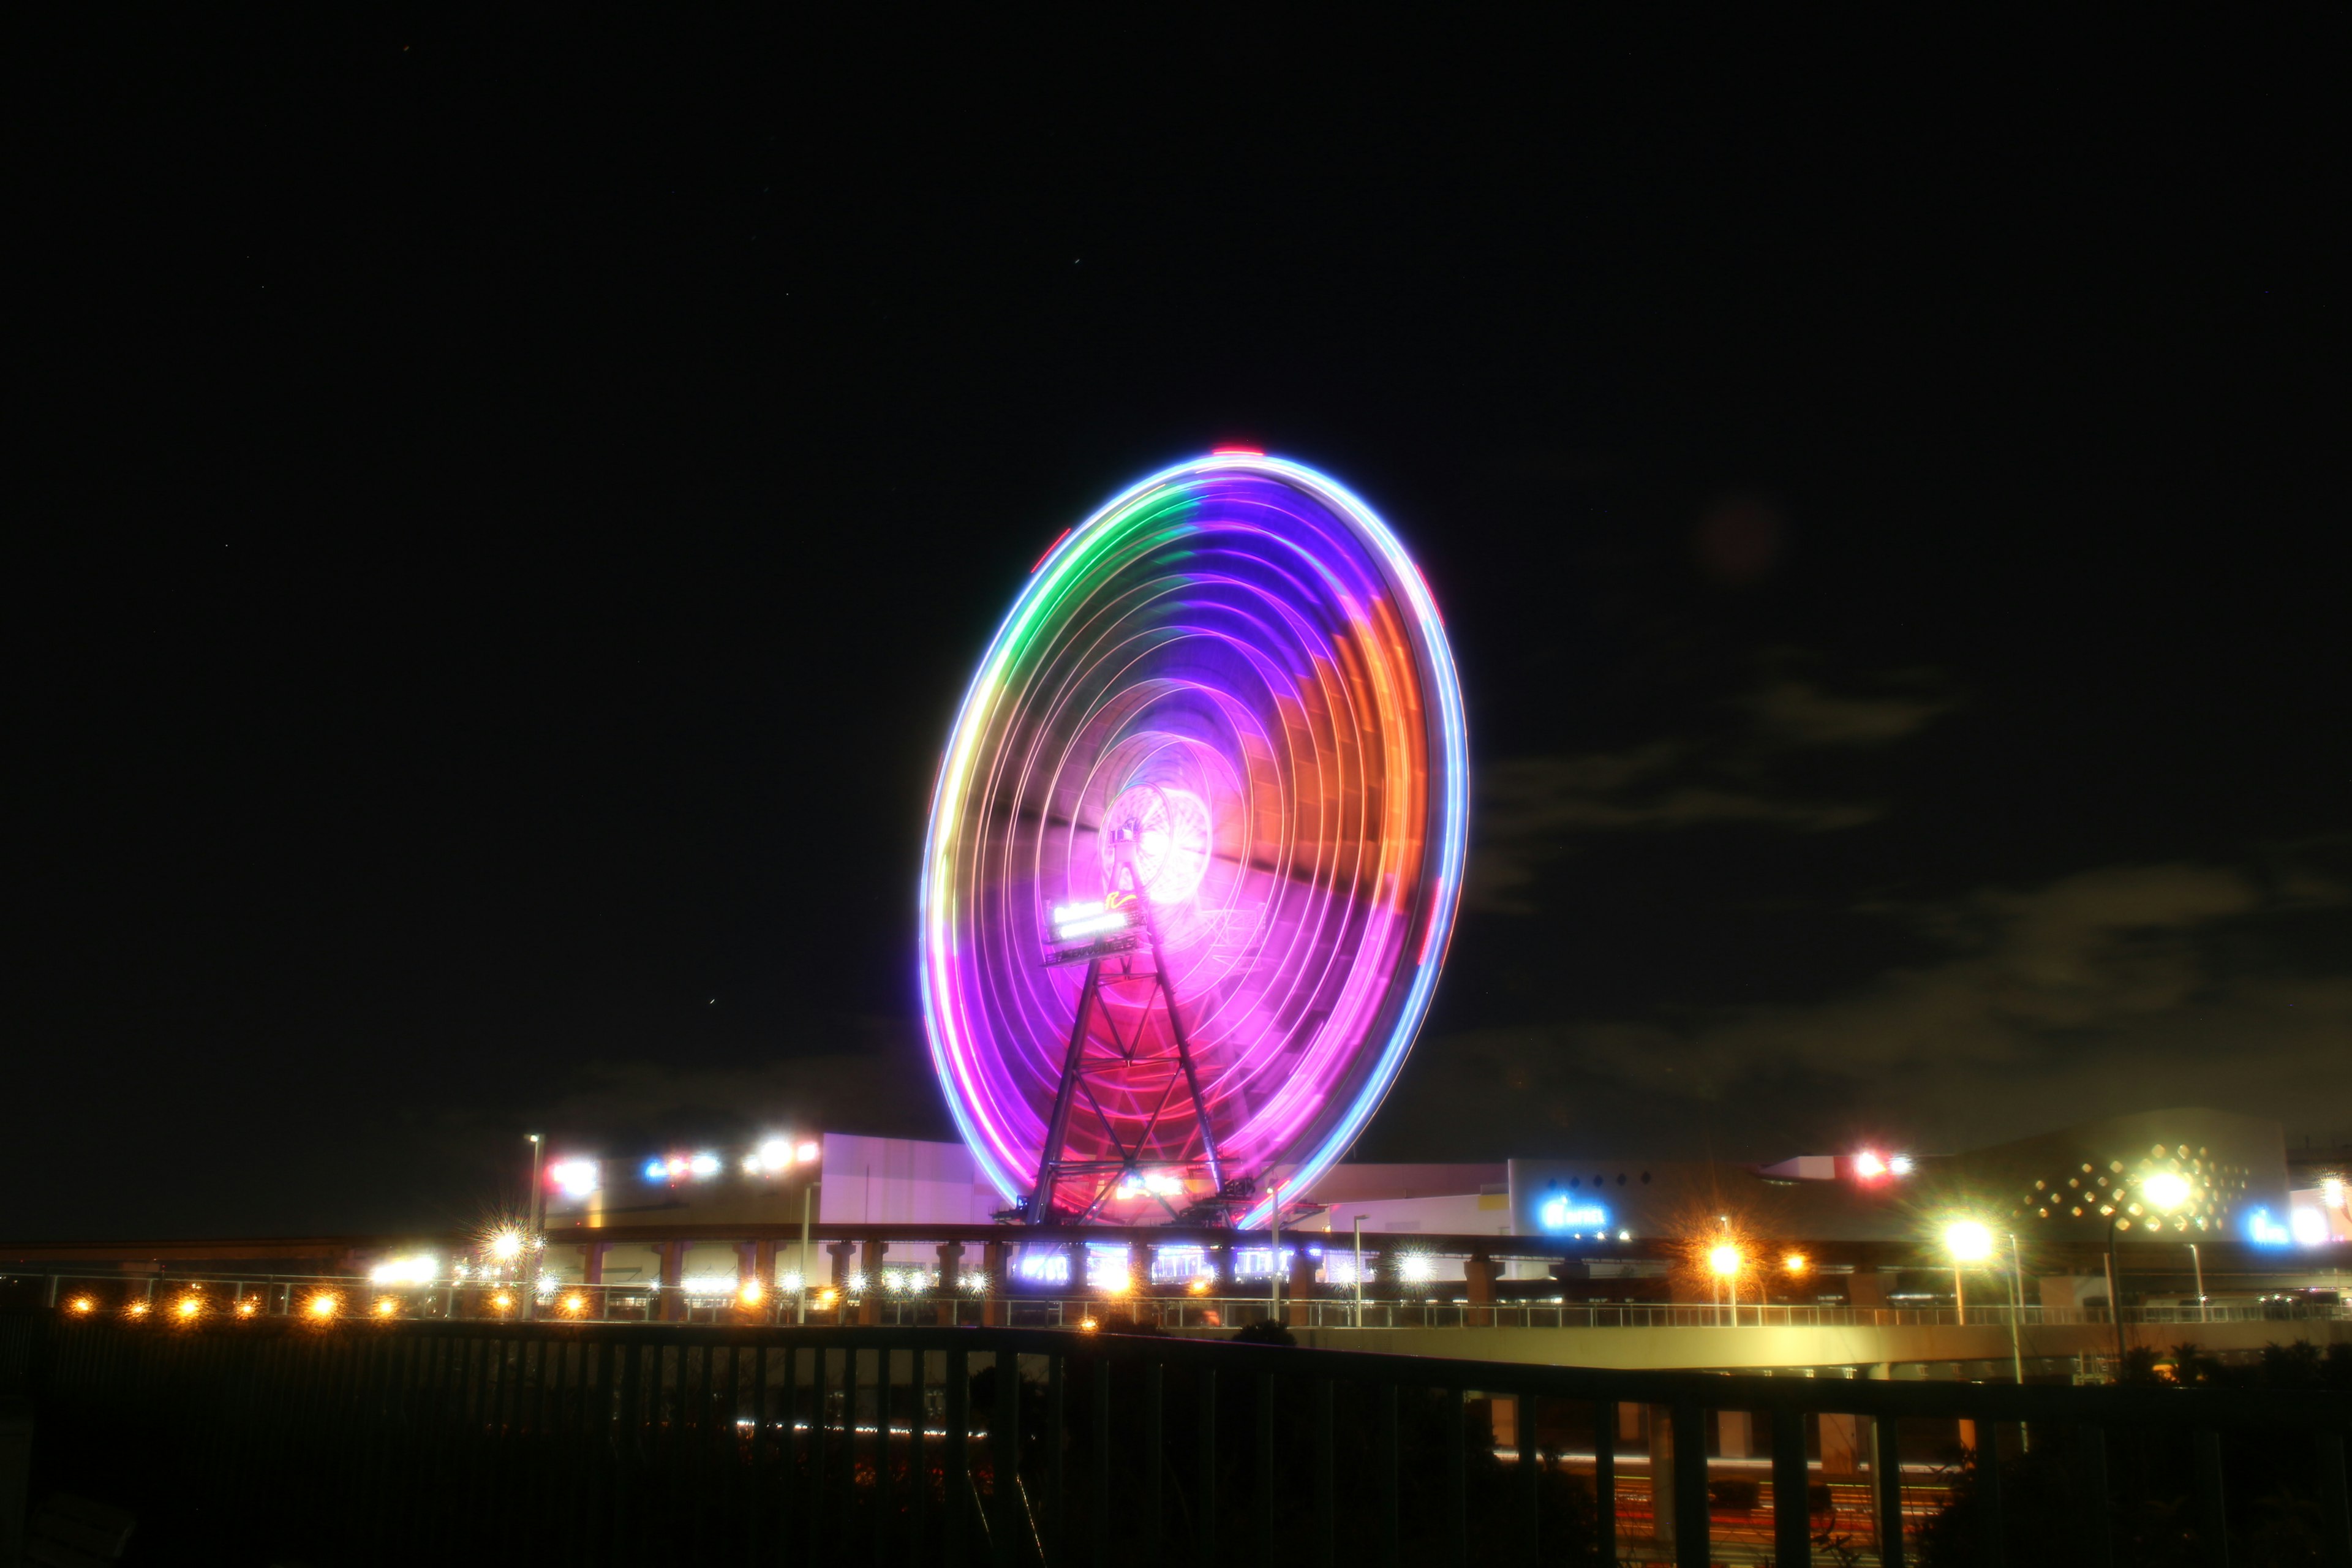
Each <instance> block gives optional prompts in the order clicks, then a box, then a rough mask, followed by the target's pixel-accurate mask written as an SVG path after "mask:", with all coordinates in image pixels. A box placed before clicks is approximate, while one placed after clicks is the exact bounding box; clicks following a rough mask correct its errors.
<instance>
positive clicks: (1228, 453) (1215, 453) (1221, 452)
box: [1209, 447, 1265, 458]
mask: <svg viewBox="0 0 2352 1568" xmlns="http://www.w3.org/2000/svg"><path fill="white" fill-rule="evenodd" d="M1209 456H1211V457H1213V458H1263V457H1265V449H1264V448H1262V447H1210V448H1209Z"/></svg>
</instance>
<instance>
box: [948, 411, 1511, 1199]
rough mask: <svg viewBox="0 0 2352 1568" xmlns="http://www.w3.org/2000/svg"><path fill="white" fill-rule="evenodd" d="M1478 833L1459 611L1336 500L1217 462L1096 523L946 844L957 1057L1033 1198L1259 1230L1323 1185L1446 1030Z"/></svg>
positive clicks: (1007, 686) (1379, 527) (1379, 531)
mask: <svg viewBox="0 0 2352 1568" xmlns="http://www.w3.org/2000/svg"><path fill="white" fill-rule="evenodd" d="M1467 818H1468V767H1467V762H1466V758H1465V740H1464V731H1463V718H1462V694H1461V689H1460V687H1459V685H1458V683H1457V682H1456V680H1455V679H1454V665H1453V660H1452V658H1451V656H1450V655H1449V653H1448V651H1447V649H1446V646H1445V637H1444V629H1443V627H1442V626H1441V624H1440V622H1439V619H1438V615H1437V608H1436V605H1435V604H1434V603H1433V601H1432V599H1431V597H1430V595H1429V590H1428V587H1427V585H1426V584H1424V583H1423V581H1422V577H1421V574H1420V572H1419V570H1418V569H1417V568H1416V567H1415V566H1414V565H1413V563H1412V560H1411V559H1410V558H1409V557H1408V556H1407V555H1406V554H1405V552H1404V551H1403V549H1402V546H1401V545H1399V544H1398V542H1397V541H1396V539H1395V537H1394V536H1393V535H1392V534H1391V533H1390V531H1389V530H1388V528H1387V527H1386V525H1384V524H1383V523H1382V522H1381V521H1380V519H1379V518H1377V517H1375V516H1374V515H1373V514H1372V512H1371V510H1370V509H1369V508H1367V507H1366V506H1365V505H1364V504H1363V502H1362V501H1360V500H1357V499H1356V498H1355V497H1354V496H1352V495H1350V494H1349V492H1348V491H1347V490H1346V489H1342V488H1341V487H1340V486H1339V484H1337V483H1336V482H1334V481H1333V480H1331V479H1328V478H1327V477H1325V476H1323V475H1321V474H1318V473H1316V472H1315V471H1314V470H1312V469H1310V468H1303V467H1301V466H1299V465H1297V464H1296V463H1290V462H1285V461H1283V460H1281V459H1279V458H1268V457H1265V456H1263V455H1261V454H1258V453H1255V452H1239V451H1220V452H1218V453H1216V454H1214V455H1213V456H1211V457H1208V458H1202V459H1200V460H1198V461H1196V462H1191V463H1186V464H1182V465H1181V466H1179V467H1177V468H1171V469H1169V470H1167V471H1166V472H1164V473H1160V474H1155V475H1153V476H1152V477H1151V478H1150V479H1146V480H1144V481H1143V482H1142V483H1140V484H1139V485H1137V486H1135V487H1134V488H1133V489H1129V490H1128V491H1127V492H1125V493H1124V494H1122V495H1119V496H1118V497H1116V498H1114V499H1113V500H1111V501H1110V503H1109V504H1108V505H1107V506H1105V507H1104V508H1103V509H1102V510H1100V511H1098V512H1097V513H1096V514H1095V515H1094V516H1092V517H1090V518H1088V519H1087V521H1085V522H1083V523H1081V524H1080V525H1078V526H1077V527H1076V528H1075V529H1073V530H1071V531H1069V532H1068V533H1067V534H1066V535H1065V536H1064V537H1063V539H1062V540H1060V541H1059V542H1057V543H1056V544H1055V546H1054V548H1053V549H1052V550H1051V551H1049V552H1047V553H1046V556H1045V559H1044V560H1043V561H1041V562H1040V563H1038V564H1037V567H1036V569H1035V571H1034V573H1033V574H1031V577H1030V580H1029V583H1028V584H1027V585H1026V586H1025V587H1024V590H1023V592H1022V594H1021V595H1020V597H1019V599H1018V600H1017V601H1016V602H1015V603H1014V605H1013V611H1012V614H1011V615H1010V616H1007V617H1006V619H1005V622H1004V624H1003V626H1002V627H1001V628H1000V629H999V630H998V632H997V634H996V637H995V640H994V641H993V642H992V644H991V645H990V647H989V649H988V653H987V656H986V657H985V658H983V659H982V663H981V667H980V669H979V672H978V673H977V674H976V675H975V676H974V677H973V679H972V682H971V689H969V690H968V691H967V692H966V693H965V696H964V700H963V706H962V709H961V711H960V712H959V713H958V714H957V716H956V722H955V729H954V732H953V734H952V736H951V737H950V742H949V745H948V751H947V755H946V757H945V758H944V760H943V761H942V763H941V766H940V779H939V785H938V791H937V794H936V795H935V797H934V799H933V802H932V807H931V821H930V830H929V837H928V840H927V842H926V844H925V848H924V859H923V880H922V991H923V1012H924V1022H925V1025H926V1027H927V1028H928V1030H929V1037H930V1047H931V1056H932V1060H933V1063H934V1065H935V1067H936V1068H937V1069H938V1072H939V1075H940V1083H941V1085H942V1087H943V1088H944V1089H945V1090H946V1093H947V1098H948V1103H949V1106H950V1109H951V1110H953V1111H954V1114H955V1117H956V1120H957V1121H958V1123H959V1125H960V1126H961V1129H962V1131H963V1135H964V1139H965V1142H967V1143H968V1144H969V1145H970V1146H971V1150H972V1152H973V1153H974V1155H975V1156H976V1157H977V1159H978V1160H979V1162H980V1164H981V1166H982V1169H983V1170H984V1171H985V1172H986V1173H987V1174H988V1177H989V1179H990V1180H991V1181H992V1183H993V1184H995V1186H996V1187H997V1189H998V1190H999V1191H1000V1192H1001V1193H1003V1194H1004V1196H1005V1198H1006V1199H1007V1201H1008V1203H1009V1205H1011V1206H1012V1208H1013V1210H1015V1211H1017V1212H1018V1215H1019V1216H1020V1217H1022V1218H1024V1219H1025V1220H1027V1221H1029V1222H1031V1223H1034V1224H1046V1223H1062V1224H1067V1223H1074V1222H1084V1221H1088V1220H1094V1221H1111V1220H1116V1221H1119V1222H1121V1223H1128V1224H1148V1223H1151V1221H1152V1220H1153V1219H1154V1218H1155V1217H1156V1218H1158V1219H1160V1220H1163V1221H1178V1220H1181V1221H1188V1222H1193V1223H1200V1222H1217V1221H1223V1220H1228V1219H1232V1220H1237V1221H1238V1222H1239V1223H1242V1224H1247V1225H1255V1224H1259V1223H1262V1222H1263V1221H1264V1219H1265V1215H1267V1214H1268V1213H1269V1212H1270V1210H1271V1209H1272V1207H1273V1205H1274V1203H1275V1201H1276V1192H1277V1190H1279V1191H1282V1192H1288V1191H1294V1190H1298V1189H1301V1188H1303V1187H1305V1186H1306V1185H1307V1184H1309V1183H1311V1182H1312V1181H1313V1179H1314V1178H1315V1177H1316V1176H1317V1175H1318V1174H1319V1173H1321V1172H1322V1171H1323V1170H1324V1169H1325V1168H1326V1167H1327V1166H1328V1165H1329V1164H1330V1163H1332V1162H1333V1161H1335V1160H1337V1159H1339V1157H1340V1155H1341V1154H1343V1153H1344V1152H1346V1150H1347V1148H1348V1146H1349V1144H1350V1143H1351V1142H1354V1140H1355V1138H1356V1137H1357V1135H1358V1134H1359V1133H1360V1131H1362V1129H1363V1126H1364V1124H1365V1122H1366V1121H1368V1120H1369V1119H1370V1116H1371V1114H1372V1112H1373V1110H1375V1109H1376V1108H1377V1107H1378V1106H1379V1104H1380V1101H1381V1096H1382V1095H1384V1094H1385V1093H1386V1092H1387V1090H1388V1089H1389V1087H1390V1085H1391V1083H1392V1082H1393V1081H1394V1080H1395V1078H1396V1074H1397V1070H1398V1068H1400V1067H1401V1066H1402V1063H1403V1060H1404V1057H1405V1053H1406V1051H1407V1050H1408V1049H1409V1048H1410V1047H1411V1046H1412V1038H1413V1035H1414V1033H1415V1031H1416V1030H1417V1029H1418V1028H1419V1027H1420V1025H1421V1021H1422V1018H1423V1015H1424V1014H1425V1013H1426V1011H1427V1009H1428V1005H1429V1000H1430V994H1431V992H1432V990H1433V987H1434V985H1435V984H1436V980H1437V975H1438V971H1439V968H1440V966H1441V965H1442V964H1443V963H1444V956H1445V945H1446V940H1447V938H1448V936H1449V934H1450V932H1451V931H1452V928H1453V921H1454V906H1455V903H1456V901H1457V900H1458V897H1459V894H1460V890H1461V883H1462V866H1463V856H1464V847H1465V832H1466V827H1467Z"/></svg>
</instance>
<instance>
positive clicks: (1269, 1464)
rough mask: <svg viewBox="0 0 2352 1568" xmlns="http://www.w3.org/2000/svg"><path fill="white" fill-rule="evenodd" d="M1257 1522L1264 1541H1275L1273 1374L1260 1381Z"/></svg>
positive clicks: (1262, 1376) (1261, 1376)
mask: <svg viewBox="0 0 2352 1568" xmlns="http://www.w3.org/2000/svg"><path fill="white" fill-rule="evenodd" d="M1257 1521H1258V1529H1259V1530H1260V1531H1263V1532H1264V1533H1263V1534H1262V1535H1260V1536H1259V1539H1260V1540H1261V1541H1272V1540H1273V1539H1274V1373H1270V1372H1269V1373H1263V1374H1261V1375H1260V1376H1259V1378H1258V1380H1257Z"/></svg>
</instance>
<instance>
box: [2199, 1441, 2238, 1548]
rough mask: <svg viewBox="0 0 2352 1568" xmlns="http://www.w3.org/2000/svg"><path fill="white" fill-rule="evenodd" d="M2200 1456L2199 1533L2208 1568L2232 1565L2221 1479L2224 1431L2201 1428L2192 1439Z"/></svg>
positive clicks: (2227, 1519) (2228, 1524) (2225, 1498)
mask: <svg viewBox="0 0 2352 1568" xmlns="http://www.w3.org/2000/svg"><path fill="white" fill-rule="evenodd" d="M2191 1442H2192V1444H2193V1446H2194V1447H2195V1451H2196V1456H2197V1533H2198V1534H2200V1535H2201V1536H2203V1537H2204V1538H2205V1541H2204V1545H2205V1561H2206V1563H2207V1564H2208V1565H2209V1568H2230V1519H2229V1515H2228V1514H2227V1513H2226V1512H2225V1511H2224V1508H2225V1505H2226V1503H2227V1501H2228V1495H2227V1493H2225V1492H2224V1491H2223V1489H2222V1481H2221V1433H2219V1432H2215V1431H2210V1430H2200V1431H2199V1432H2198V1433H2197V1434H2196V1436H2194V1437H2193V1438H2192V1439H2191Z"/></svg>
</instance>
